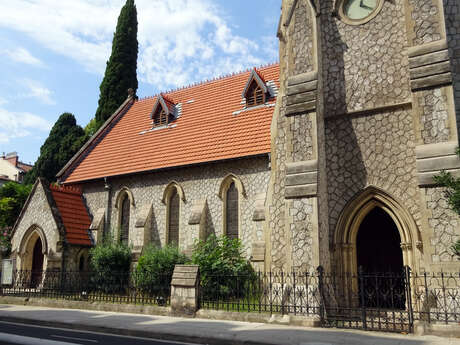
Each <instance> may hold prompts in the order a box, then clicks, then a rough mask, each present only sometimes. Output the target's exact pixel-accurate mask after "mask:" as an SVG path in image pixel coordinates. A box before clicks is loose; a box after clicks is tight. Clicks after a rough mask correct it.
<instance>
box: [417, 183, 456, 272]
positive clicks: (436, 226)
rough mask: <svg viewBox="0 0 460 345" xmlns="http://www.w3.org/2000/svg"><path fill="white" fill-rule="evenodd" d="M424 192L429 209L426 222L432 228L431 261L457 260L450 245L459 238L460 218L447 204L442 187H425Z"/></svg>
mask: <svg viewBox="0 0 460 345" xmlns="http://www.w3.org/2000/svg"><path fill="white" fill-rule="evenodd" d="M425 193H426V201H427V207H428V210H429V211H430V215H429V217H428V222H429V225H430V227H431V228H432V229H433V233H432V236H431V237H430V243H431V245H432V247H433V252H432V255H431V260H432V261H433V263H442V262H452V261H454V262H458V260H457V258H456V256H455V255H454V254H453V253H452V250H451V248H450V247H451V246H452V244H453V243H455V242H456V241H458V240H459V239H460V231H459V225H460V219H459V217H458V215H456V214H455V212H454V211H452V210H451V209H450V207H449V205H448V204H447V200H446V196H445V195H444V189H443V188H427V189H425Z"/></svg>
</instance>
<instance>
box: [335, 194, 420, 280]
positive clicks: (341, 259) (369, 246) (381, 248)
mask: <svg viewBox="0 0 460 345" xmlns="http://www.w3.org/2000/svg"><path fill="white" fill-rule="evenodd" d="M414 242H419V237H418V230H417V226H416V224H415V222H414V220H413V219H412V217H411V216H410V214H409V213H408V212H407V211H406V210H405V209H404V207H402V206H401V204H400V203H399V202H397V201H396V200H395V199H394V198H392V197H391V196H390V195H389V194H387V193H385V192H384V191H382V190H380V189H378V188H375V187H369V188H367V189H366V190H364V191H363V192H362V193H360V194H359V195H358V196H357V197H355V198H354V199H353V200H352V201H350V202H349V203H348V204H347V205H346V206H345V208H344V210H343V211H342V213H341V215H340V217H339V220H338V222H337V227H336V229H335V234H334V257H335V268H336V271H338V272H339V273H346V274H352V275H357V273H358V268H359V267H360V266H362V269H363V270H364V271H365V272H366V271H367V272H368V273H370V272H374V273H375V272H395V271H398V270H399V269H402V267H403V266H409V267H413V265H414V262H415V260H414V250H413V248H414V245H413V243H414Z"/></svg>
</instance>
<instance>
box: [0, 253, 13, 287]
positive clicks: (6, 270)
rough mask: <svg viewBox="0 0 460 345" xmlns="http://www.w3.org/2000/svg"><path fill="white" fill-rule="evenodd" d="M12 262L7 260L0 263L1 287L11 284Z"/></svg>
mask: <svg viewBox="0 0 460 345" xmlns="http://www.w3.org/2000/svg"><path fill="white" fill-rule="evenodd" d="M13 269H14V261H13V260H12V259H7V260H3V261H2V285H12V284H13Z"/></svg>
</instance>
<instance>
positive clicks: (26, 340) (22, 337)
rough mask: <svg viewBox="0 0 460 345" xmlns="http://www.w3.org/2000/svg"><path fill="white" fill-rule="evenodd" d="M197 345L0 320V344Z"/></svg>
mask: <svg viewBox="0 0 460 345" xmlns="http://www.w3.org/2000/svg"><path fill="white" fill-rule="evenodd" d="M12 344H15V345H17V344H20V345H76V344H81V345H104V344H107V345H147V344H148V345H197V344H190V343H180V342H174V341H164V340H155V339H147V338H135V337H127V336H120V335H107V334H104V333H95V332H85V331H73V330H68V329H62V328H52V327H42V326H32V325H25V324H20V323H12V322H4V321H0V345H12Z"/></svg>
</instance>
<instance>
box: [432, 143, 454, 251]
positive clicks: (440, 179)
mask: <svg viewBox="0 0 460 345" xmlns="http://www.w3.org/2000/svg"><path fill="white" fill-rule="evenodd" d="M457 155H459V156H460V149H459V148H457ZM434 180H435V181H436V183H437V184H439V185H440V186H442V187H445V192H444V194H445V196H446V198H447V203H448V204H449V206H450V207H451V208H452V210H454V211H455V212H456V213H457V214H458V215H460V178H455V177H454V176H452V174H451V173H449V172H445V171H441V173H440V174H439V175H437V176H435V177H434ZM452 251H453V252H454V253H455V254H456V255H457V257H459V258H460V240H458V241H457V242H456V243H454V244H453V245H452Z"/></svg>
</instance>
